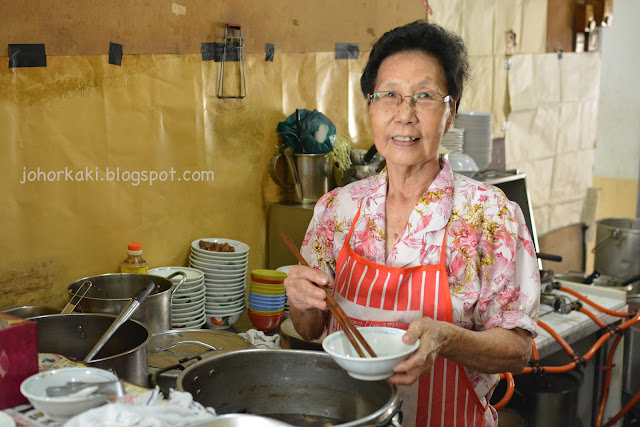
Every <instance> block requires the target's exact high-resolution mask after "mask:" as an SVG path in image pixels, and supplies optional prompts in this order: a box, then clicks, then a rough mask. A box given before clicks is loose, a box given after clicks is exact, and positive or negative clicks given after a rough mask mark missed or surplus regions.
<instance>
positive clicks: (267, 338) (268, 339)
mask: <svg viewBox="0 0 640 427" xmlns="http://www.w3.org/2000/svg"><path fill="white" fill-rule="evenodd" d="M238 335H240V336H241V337H243V338H245V339H246V340H247V341H249V342H250V343H251V344H253V345H255V346H256V348H267V349H276V348H282V347H280V335H278V334H273V335H266V334H265V333H264V332H262V331H259V330H257V329H249V330H248V331H247V332H245V333H239V334H238Z"/></svg>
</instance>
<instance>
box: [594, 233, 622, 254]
mask: <svg viewBox="0 0 640 427" xmlns="http://www.w3.org/2000/svg"><path fill="white" fill-rule="evenodd" d="M620 236H622V232H621V231H620V229H619V228H614V229H613V230H611V234H610V235H609V237H607V238H606V239H604V240H603V241H602V242H600V243H598V244H597V245H596V247H595V248H593V249H591V253H593V254H595V253H596V252H597V251H598V250H599V249H600V248H601V247H602V246H603V245H604V244H605V243H608V242H609V240H611V239H614V240H618V239H619V238H620Z"/></svg>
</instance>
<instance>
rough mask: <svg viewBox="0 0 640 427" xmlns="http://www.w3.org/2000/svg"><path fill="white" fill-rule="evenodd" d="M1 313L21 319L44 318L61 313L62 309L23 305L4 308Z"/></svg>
mask: <svg viewBox="0 0 640 427" xmlns="http://www.w3.org/2000/svg"><path fill="white" fill-rule="evenodd" d="M1 311H2V312H3V313H7V314H10V315H12V316H16V317H19V318H21V319H27V318H29V317H35V316H42V315H45V314H55V313H60V309H57V308H53V307H47V306H46V305H23V306H22V307H11V308H4V309H2V310H1Z"/></svg>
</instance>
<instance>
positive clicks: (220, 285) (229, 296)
mask: <svg viewBox="0 0 640 427" xmlns="http://www.w3.org/2000/svg"><path fill="white" fill-rule="evenodd" d="M200 241H204V242H210V243H217V244H219V245H224V244H225V243H226V244H227V245H229V246H231V247H232V248H233V252H215V251H210V250H207V249H202V248H201V247H200ZM248 259H249V246H248V245H247V244H245V243H242V242H238V241H237V240H230V239H221V238H206V239H198V240H194V241H193V242H191V254H190V255H189V265H190V266H191V267H193V268H197V269H198V270H202V271H203V272H204V284H205V304H204V308H205V314H206V327H207V328H210V329H226V328H230V327H231V326H233V324H234V323H235V322H237V321H238V319H239V318H240V315H241V314H242V312H243V311H244V309H245V293H246V281H247V267H248Z"/></svg>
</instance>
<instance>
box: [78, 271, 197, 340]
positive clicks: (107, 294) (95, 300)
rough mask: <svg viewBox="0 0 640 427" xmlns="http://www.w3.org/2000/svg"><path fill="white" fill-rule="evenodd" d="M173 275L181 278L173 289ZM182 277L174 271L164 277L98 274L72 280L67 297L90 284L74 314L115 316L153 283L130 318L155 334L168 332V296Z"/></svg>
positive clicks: (182, 281) (169, 309) (169, 305)
mask: <svg viewBox="0 0 640 427" xmlns="http://www.w3.org/2000/svg"><path fill="white" fill-rule="evenodd" d="M176 275H182V276H183V277H182V280H181V281H180V283H178V285H177V286H175V287H173V283H172V282H171V280H169V279H170V278H171V277H173V276H176ZM186 277H187V276H186V274H184V273H181V272H176V273H174V274H172V275H170V276H169V277H168V278H165V277H162V276H154V275H151V274H137V273H124V274H120V273H118V274H102V275H100V276H91V277H85V278H83V279H80V280H76V281H75V282H73V283H72V284H70V285H69V287H68V290H69V294H71V295H73V294H75V292H76V291H77V289H78V288H79V287H80V285H82V283H84V282H85V281H90V282H91V283H92V284H93V286H91V289H89V292H87V294H86V295H85V296H84V298H83V299H82V301H80V304H78V306H77V307H76V311H78V312H81V313H106V314H114V315H117V314H120V312H121V311H122V310H123V309H124V308H125V307H126V306H127V305H128V304H129V302H130V301H131V298H133V297H135V296H136V294H137V293H138V292H140V291H141V290H142V289H144V287H145V286H147V284H149V282H150V281H152V282H154V283H155V284H156V287H155V289H154V291H153V293H152V294H151V295H149V296H148V297H147V299H146V300H145V301H144V303H142V304H141V305H140V307H138V309H137V310H136V312H135V313H134V315H133V319H135V320H139V321H140V322H142V323H144V324H146V325H147V326H148V327H149V329H151V332H152V333H154V334H155V333H159V332H164V331H168V330H170V329H171V295H172V294H173V292H175V291H176V290H177V289H178V288H179V287H180V285H182V283H184V280H185V279H186ZM172 287H173V289H172Z"/></svg>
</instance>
